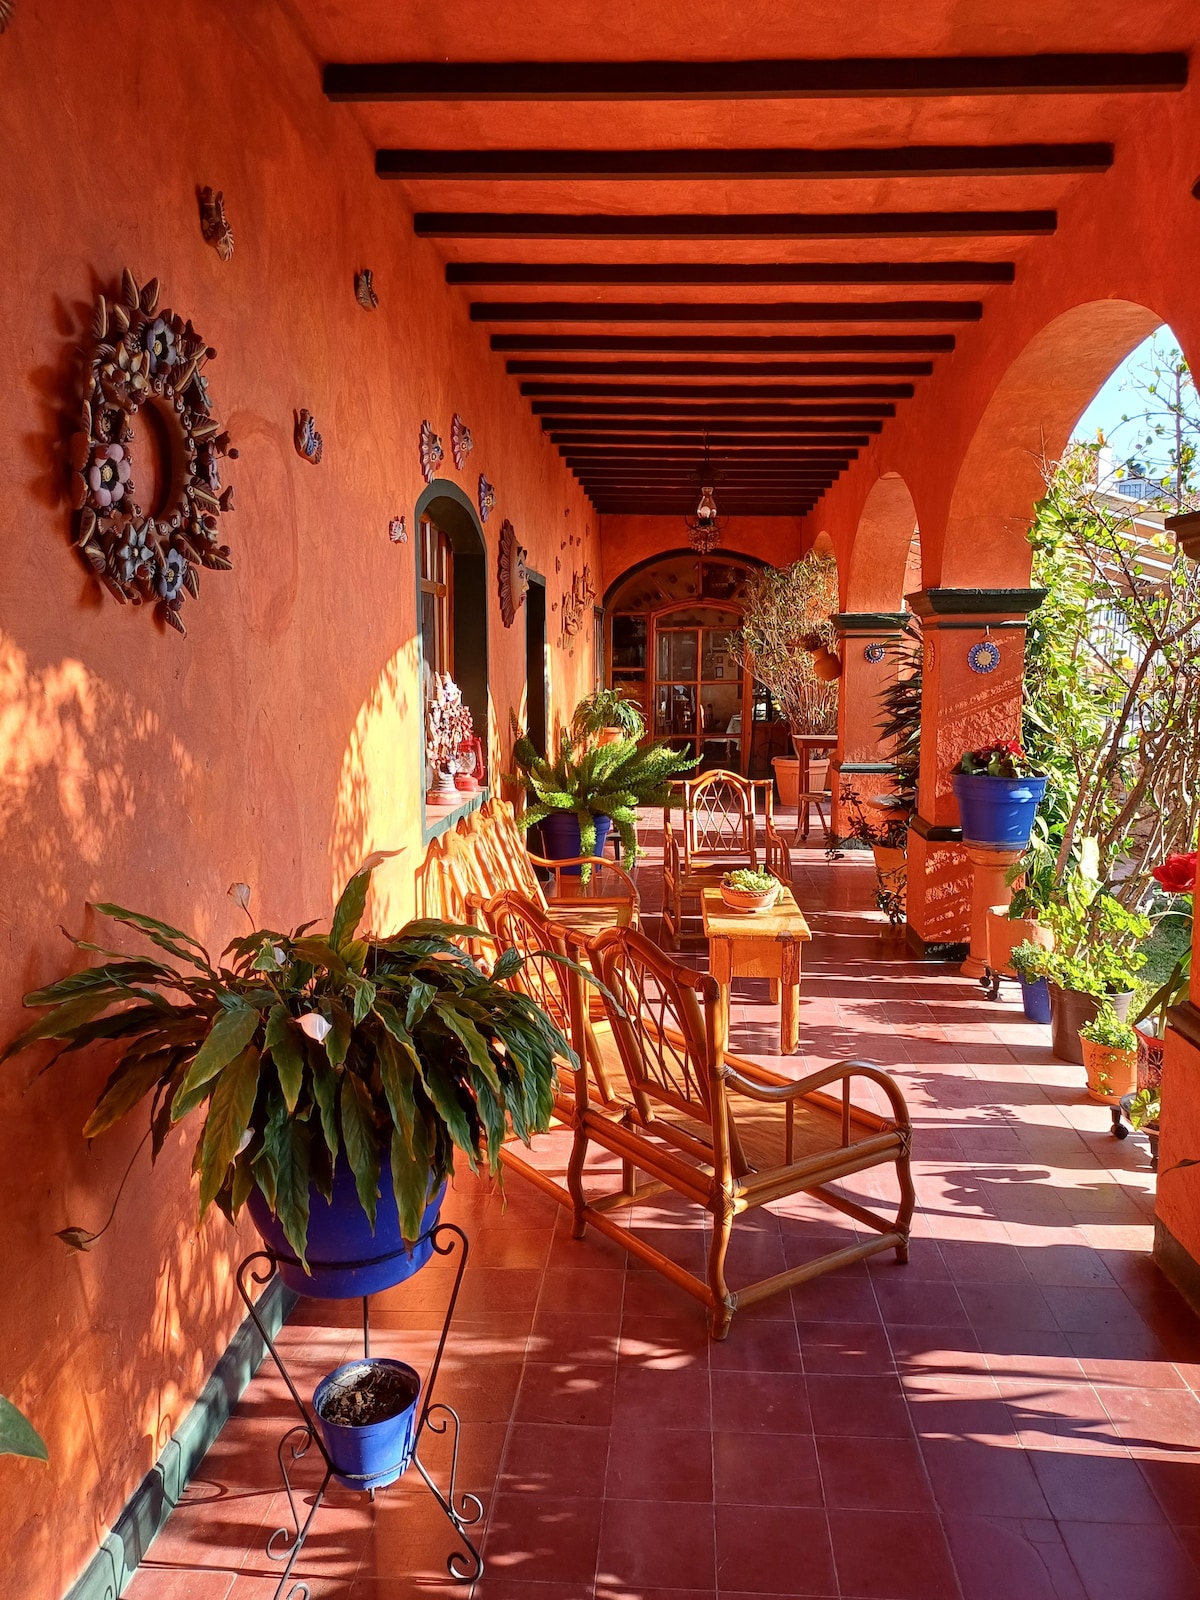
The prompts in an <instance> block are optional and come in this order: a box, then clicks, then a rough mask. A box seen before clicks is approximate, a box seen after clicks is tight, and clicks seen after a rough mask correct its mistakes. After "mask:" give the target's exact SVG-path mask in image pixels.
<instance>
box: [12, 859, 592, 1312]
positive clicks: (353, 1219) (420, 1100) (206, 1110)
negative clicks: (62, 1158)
mask: <svg viewBox="0 0 1200 1600" xmlns="http://www.w3.org/2000/svg"><path fill="white" fill-rule="evenodd" d="M380 859H382V857H381V856H378V855H377V856H374V857H371V858H370V859H369V860H368V861H367V862H366V863H364V865H363V866H362V867H361V868H360V869H359V871H358V872H356V873H355V875H354V876H353V877H352V878H351V879H350V882H349V883H348V884H347V885H346V888H345V890H344V892H343V893H342V896H341V898H340V899H339V901H338V903H337V906H336V908H335V910H334V913H333V919H332V922H331V924H330V927H329V929H328V931H327V932H322V933H319V932H314V931H312V930H313V927H314V924H312V923H306V924H305V925H304V926H302V927H299V928H296V929H295V930H293V931H292V932H290V933H281V932H277V931H276V930H274V929H270V928H254V927H253V926H252V930H251V932H249V933H248V934H246V935H245V936H243V937H242V938H238V939H234V940H232V941H231V943H230V944H229V945H227V946H226V948H225V950H224V951H222V953H221V955H220V956H219V957H218V958H216V960H214V959H213V958H212V957H211V956H210V955H209V953H208V951H207V950H206V949H205V948H204V947H203V945H202V944H201V943H200V942H199V940H197V939H194V938H193V937H192V936H191V935H190V934H187V933H185V932H183V931H182V930H180V929H178V928H174V927H171V926H169V925H168V924H166V923H164V922H160V921H158V920H157V919H155V918H153V917H148V916H143V915H141V914H139V913H136V912H132V911H127V910H125V909H124V908H123V907H121V906H116V905H98V906H96V908H95V909H96V910H97V911H98V912H99V913H100V914H101V915H102V916H105V917H107V918H110V919H112V920H113V921H115V922H117V923H119V924H121V925H123V926H125V927H127V928H131V929H133V930H135V931H136V932H138V933H140V934H142V935H144V936H145V937H146V938H147V939H148V940H149V941H150V943H151V944H152V945H154V946H155V947H156V949H157V952H159V953H161V955H165V956H168V957H170V960H169V961H167V960H163V959H161V958H160V955H159V954H156V955H153V956H151V955H148V954H147V955H141V956H132V957H131V956H128V955H125V954H122V953H120V952H117V951H111V950H105V949H102V948H101V947H99V946H97V945H93V944H87V943H85V942H84V941H82V940H75V941H73V942H74V943H75V944H76V945H77V946H78V947H79V948H80V949H83V950H87V951H90V952H93V953H96V954H98V955H100V956H101V958H102V960H101V963H100V964H99V965H97V966H94V967H89V968H86V969H85V970H83V971H81V972H75V973H72V974H71V975H70V976H68V977H65V978H62V979H60V980H59V981H58V982H57V983H53V984H50V985H49V986H48V987H46V988H44V989H39V990H36V991H35V992H33V993H32V994H29V995H26V997H25V1004H26V1005H27V1006H31V1007H34V1008H37V1009H44V1010H45V1015H44V1016H42V1017H41V1018H40V1019H39V1020H38V1021H37V1022H35V1023H34V1024H33V1025H32V1026H31V1027H29V1028H27V1029H26V1030H25V1031H24V1032H23V1033H22V1034H21V1035H20V1036H19V1037H18V1038H16V1039H14V1040H13V1042H12V1043H11V1044H10V1045H9V1046H8V1048H7V1049H6V1050H5V1051H4V1052H3V1055H2V1056H0V1060H3V1059H7V1058H8V1057H11V1056H13V1055H15V1054H16V1053H17V1052H18V1051H21V1050H25V1049H28V1048H29V1047H30V1046H32V1045H34V1044H37V1043H39V1042H40V1041H43V1040H48V1041H54V1042H57V1043H58V1044H59V1045H60V1046H61V1048H60V1050H59V1051H58V1053H57V1055H56V1056H55V1058H54V1059H55V1060H60V1059H61V1058H62V1057H64V1056H67V1055H70V1054H72V1053H74V1052H76V1051H79V1050H82V1049H84V1048H86V1047H88V1046H91V1045H97V1046H100V1047H105V1046H115V1048H116V1051H117V1058H116V1063H115V1065H114V1067H113V1070H112V1072H111V1074H110V1076H109V1078H108V1081H107V1083H106V1084H105V1086H104V1088H103V1090H102V1092H101V1095H100V1098H99V1101H98V1102H97V1105H96V1108H95V1110H94V1111H93V1112H92V1115H91V1117H90V1118H89V1120H88V1122H87V1125H86V1126H85V1128H84V1130H83V1131H84V1134H85V1136H86V1137H87V1138H92V1137H94V1136H95V1135H97V1134H100V1133H103V1132H104V1131H105V1130H106V1129H107V1128H110V1127H112V1126H113V1124H115V1123H117V1122H119V1121H121V1120H122V1119H123V1118H125V1117H127V1116H129V1115H131V1114H133V1113H135V1112H136V1111H138V1110H139V1108H140V1109H142V1110H143V1111H145V1112H148V1115H149V1119H150V1129H151V1132H150V1137H151V1150H152V1156H153V1157H155V1158H157V1156H158V1154H159V1152H160V1151H161V1149H162V1146H163V1143H164V1141H165V1139H166V1137H167V1134H168V1132H169V1131H170V1129H171V1128H172V1126H174V1125H175V1124H176V1123H178V1122H180V1121H182V1120H183V1119H184V1118H185V1117H188V1116H195V1117H202V1118H203V1121H202V1123H201V1127H200V1132H199V1136H198V1139H197V1143H196V1152H195V1158H194V1163H193V1168H194V1170H195V1171H196V1172H197V1173H198V1174H199V1179H200V1195H199V1200H200V1215H201V1217H203V1216H204V1215H205V1213H206V1212H207V1211H208V1209H209V1207H210V1206H212V1205H213V1204H216V1205H217V1206H218V1207H219V1208H220V1209H221V1210H222V1211H223V1212H224V1213H225V1215H226V1216H227V1217H228V1218H229V1219H230V1221H233V1220H235V1219H236V1218H237V1216H238V1215H239V1214H240V1212H241V1211H242V1209H243V1207H247V1208H248V1209H249V1211H250V1214H251V1216H252V1217H253V1219H254V1222H255V1224H256V1226H257V1227H258V1228H259V1231H260V1232H261V1233H262V1235H263V1237H264V1239H265V1240H266V1242H267V1244H268V1245H269V1246H270V1248H271V1249H272V1250H274V1251H275V1252H276V1253H277V1255H278V1256H279V1257H280V1258H281V1273H282V1276H283V1278H284V1281H285V1282H286V1283H287V1284H288V1285H289V1287H291V1288H294V1289H296V1290H297V1291H299V1292H300V1293H304V1294H309V1295H318V1296H321V1297H326V1298H347V1297H351V1296H359V1295H364V1294H370V1293H375V1292H376V1291H377V1290H379V1289H383V1288H387V1287H390V1286H391V1285H392V1284H395V1283H398V1282H401V1281H402V1280H403V1279H404V1278H406V1277H409V1276H411V1275H412V1273H413V1272H415V1271H417V1270H418V1268H419V1267H421V1266H423V1265H424V1263H425V1261H426V1260H427V1259H428V1257H429V1253H430V1250H431V1248H432V1246H431V1243H430V1241H429V1238H428V1235H429V1233H430V1230H431V1229H432V1227H433V1226H434V1225H435V1223H436V1221H437V1215H438V1209H439V1207H440V1205H441V1202H442V1197H443V1194H444V1192H445V1186H446V1182H447V1180H448V1178H449V1177H450V1176H451V1175H452V1173H453V1171H454V1163H455V1159H456V1157H457V1156H464V1157H465V1158H466V1160H467V1161H468V1163H469V1164H470V1166H471V1168H472V1169H473V1170H474V1169H476V1168H478V1167H480V1166H481V1165H482V1166H486V1167H487V1168H488V1169H489V1170H490V1171H491V1172H492V1173H494V1174H497V1175H498V1173H499V1160H500V1147H501V1145H502V1143H503V1141H504V1139H505V1138H506V1136H507V1135H508V1133H509V1131H510V1130H511V1131H512V1132H513V1133H515V1134H516V1135H517V1136H518V1137H520V1138H521V1139H523V1140H525V1141H526V1142H528V1140H529V1139H530V1137H531V1136H532V1135H533V1134H534V1133H538V1132H541V1131H543V1130H544V1129H545V1128H547V1127H548V1126H549V1121H550V1114H551V1107H552V1103H553V1100H552V1095H553V1086H554V1081H555V1073H556V1063H557V1062H559V1061H566V1062H573V1061H574V1057H573V1055H572V1052H571V1049H570V1046H569V1045H568V1043H567V1041H566V1040H565V1039H564V1038H563V1036H562V1035H561V1033H559V1031H558V1029H557V1028H555V1026H554V1025H553V1023H552V1022H551V1021H550V1020H549V1018H548V1017H547V1016H546V1015H545V1014H544V1013H543V1012H542V1011H540V1010H539V1009H538V1007H537V1006H536V1005H534V1004H533V1002H532V1001H531V1000H529V999H528V998H527V997H526V996H525V995H522V994H519V993H517V992H516V991H515V990H512V989H509V988H508V987H506V986H505V983H504V981H503V980H504V979H505V978H506V977H509V976H511V975H512V974H513V973H514V972H515V971H516V970H517V969H518V968H519V965H520V959H521V958H520V957H519V955H518V954H517V952H515V951H506V952H504V953H503V954H502V955H501V956H500V957H499V959H498V961H497V963H496V965H495V967H494V969H493V974H492V976H491V977H488V976H486V975H485V974H484V973H483V971H482V970H481V969H480V967H479V966H478V965H477V964H476V963H475V962H474V961H473V960H472V959H471V957H470V956H469V955H467V954H466V953H465V952H464V951H463V950H462V949H460V948H459V946H458V945H457V944H456V943H454V942H453V941H454V940H455V939H456V938H458V937H461V936H464V935H466V934H475V933H477V931H478V930H473V929H464V928H460V927H457V926H455V925H452V924H447V923H443V922H439V921H435V920H432V919H430V920H420V921H415V922H410V923H409V924H408V925H407V926H406V927H404V928H402V929H401V930H400V931H399V933H397V934H395V935H393V936H392V937H390V938H379V937H376V936H374V935H367V936H364V937H360V936H359V934H358V927H359V923H360V922H361V920H362V916H363V912H364V908H365V904H366V896H367V891H368V888H369V885H370V880H371V873H372V871H373V870H374V868H375V867H376V866H377V865H378V863H379V860H380ZM230 893H231V894H233V895H234V897H235V898H236V899H237V900H238V901H239V903H240V904H241V905H242V907H243V909H245V910H246V912H247V916H248V917H249V910H248V906H249V898H250V891H249V889H248V888H247V887H246V885H244V884H235V885H234V887H233V889H232V890H231V891H230ZM481 937H486V936H484V935H481ZM68 1234H77V1235H78V1238H77V1239H76V1240H75V1242H77V1243H78V1242H84V1243H88V1242H90V1237H89V1236H86V1235H83V1234H82V1230H68Z"/></svg>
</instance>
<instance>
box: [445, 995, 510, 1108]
mask: <svg viewBox="0 0 1200 1600" xmlns="http://www.w3.org/2000/svg"><path fill="white" fill-rule="evenodd" d="M433 1009H434V1010H435V1011H436V1012H437V1014H438V1016H439V1017H440V1018H441V1019H442V1021H443V1022H444V1023H445V1024H446V1026H447V1027H448V1028H449V1029H450V1032H451V1033H452V1034H453V1035H454V1037H455V1038H456V1039H457V1040H458V1042H459V1043H460V1044H461V1045H462V1047H463V1049H464V1050H465V1051H466V1052H467V1055H468V1057H469V1058H470V1060H471V1061H472V1062H473V1063H474V1065H475V1066H477V1067H478V1068H479V1070H480V1072H481V1073H482V1074H483V1076H484V1077H485V1078H486V1079H487V1081H488V1084H489V1085H490V1086H491V1088H492V1091H493V1092H494V1093H495V1094H499V1093H500V1080H499V1078H498V1077H497V1076H496V1067H495V1063H494V1062H493V1061H492V1057H491V1053H490V1051H489V1050H488V1046H487V1040H486V1039H485V1038H484V1037H483V1035H482V1034H481V1033H480V1031H479V1029H478V1028H477V1027H476V1026H475V1024H474V1023H473V1022H472V1021H471V1020H470V1018H469V1017H464V1016H462V1015H461V1014H460V1012H458V1011H457V1010H455V1008H454V1006H452V1005H451V1004H450V1003H449V1002H448V1001H445V1000H436V1001H435V1002H434V1007H433Z"/></svg>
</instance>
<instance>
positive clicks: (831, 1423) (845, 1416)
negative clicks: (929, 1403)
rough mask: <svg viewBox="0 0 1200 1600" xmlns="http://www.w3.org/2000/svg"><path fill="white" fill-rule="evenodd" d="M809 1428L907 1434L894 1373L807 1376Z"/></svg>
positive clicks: (880, 1435) (846, 1432)
mask: <svg viewBox="0 0 1200 1600" xmlns="http://www.w3.org/2000/svg"><path fill="white" fill-rule="evenodd" d="M808 1403H809V1407H810V1409H811V1412H812V1425H813V1432H814V1433H818V1434H841V1435H853V1436H857V1437H862V1436H870V1437H873V1438H892V1439H897V1438H909V1437H911V1434H912V1423H911V1421H910V1420H909V1414H908V1406H907V1404H906V1402H905V1398H904V1390H903V1388H902V1387H901V1384H900V1380H899V1379H898V1378H894V1377H886V1376H883V1377H873V1378H847V1377H827V1376H820V1375H818V1376H813V1377H810V1378H809V1379H808Z"/></svg>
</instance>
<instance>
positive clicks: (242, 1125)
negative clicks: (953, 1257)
mask: <svg viewBox="0 0 1200 1600" xmlns="http://www.w3.org/2000/svg"><path fill="white" fill-rule="evenodd" d="M258 1067H259V1053H258V1050H257V1048H256V1047H255V1046H254V1045H248V1046H247V1047H246V1049H245V1050H243V1051H242V1053H241V1055H240V1056H238V1058H237V1059H236V1061H233V1062H232V1063H231V1064H230V1065H229V1066H228V1067H227V1068H226V1070H225V1071H224V1072H223V1073H222V1074H221V1076H220V1078H219V1079H218V1081H217V1087H216V1088H215V1089H214V1090H213V1097H212V1101H211V1102H210V1104H209V1108H208V1120H207V1122H206V1123H205V1124H204V1146H203V1156H202V1158H201V1165H200V1216H201V1218H202V1219H203V1217H204V1213H205V1212H206V1211H207V1210H208V1208H209V1206H210V1205H211V1204H212V1202H213V1200H214V1199H215V1198H216V1194H217V1190H218V1189H220V1188H221V1186H222V1185H223V1184H224V1182H225V1178H226V1174H227V1173H228V1171H229V1163H230V1162H231V1161H232V1160H233V1158H234V1156H236V1155H237V1153H238V1146H239V1145H240V1144H241V1142H242V1136H243V1134H244V1133H245V1132H246V1129H247V1128H248V1127H249V1126H250V1117H251V1115H252V1113H253V1111H254V1100H255V1096H256V1095H257V1093H258Z"/></svg>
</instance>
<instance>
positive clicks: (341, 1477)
mask: <svg viewBox="0 0 1200 1600" xmlns="http://www.w3.org/2000/svg"><path fill="white" fill-rule="evenodd" d="M420 1393H421V1379H420V1376H419V1374H418V1373H417V1372H416V1371H414V1369H413V1368H412V1367H410V1366H409V1365H408V1364H407V1362H404V1361H394V1360H391V1359H390V1358H388V1357H386V1356H370V1357H366V1358H361V1359H359V1360H357V1361H347V1362H344V1363H343V1364H342V1365H341V1366H340V1367H335V1368H334V1370H333V1371H332V1372H331V1373H329V1374H328V1375H327V1376H326V1377H324V1378H322V1379H321V1381H320V1383H319V1384H318V1385H317V1387H316V1390H315V1392H314V1394H313V1411H314V1413H315V1415H316V1418H317V1426H318V1427H319V1428H320V1430H321V1438H322V1439H323V1440H324V1441H325V1448H326V1450H328V1452H329V1459H330V1462H331V1463H332V1465H333V1472H334V1476H335V1477H336V1478H337V1480H338V1482H339V1483H342V1484H344V1485H345V1486H346V1488H348V1489H360V1490H361V1489H382V1488H383V1487H384V1486H385V1485H386V1484H389V1483H394V1482H395V1481H396V1479H397V1478H398V1477H400V1476H401V1474H402V1473H403V1472H404V1471H405V1470H406V1468H407V1467H408V1464H409V1462H410V1461H411V1460H412V1454H413V1449H414V1447H415V1445H416V1439H417V1401H418V1399H419V1397H420Z"/></svg>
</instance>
